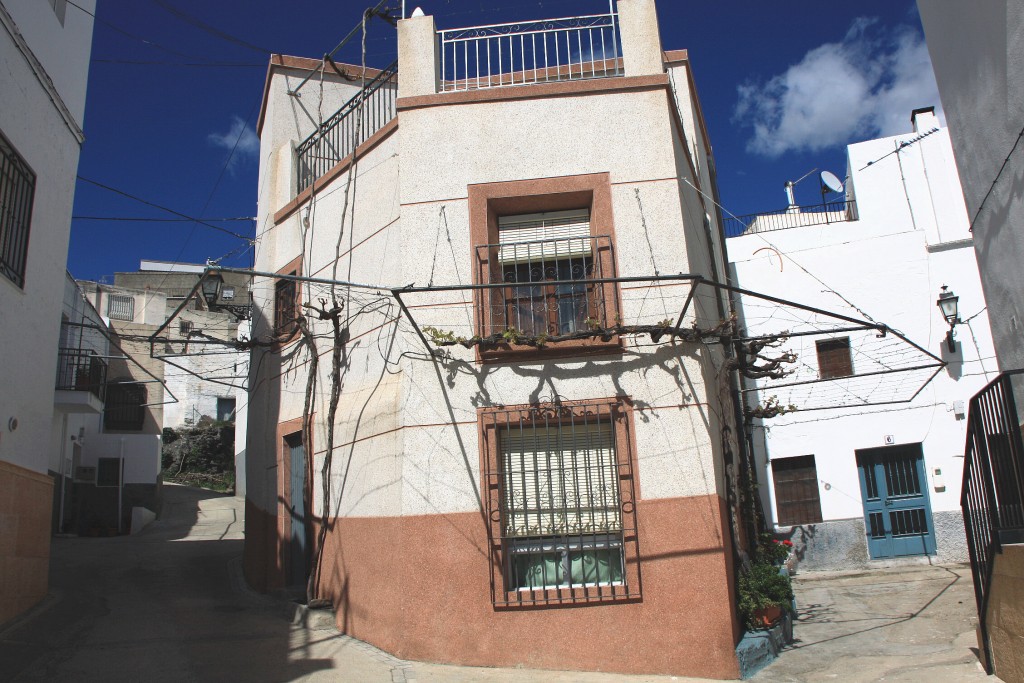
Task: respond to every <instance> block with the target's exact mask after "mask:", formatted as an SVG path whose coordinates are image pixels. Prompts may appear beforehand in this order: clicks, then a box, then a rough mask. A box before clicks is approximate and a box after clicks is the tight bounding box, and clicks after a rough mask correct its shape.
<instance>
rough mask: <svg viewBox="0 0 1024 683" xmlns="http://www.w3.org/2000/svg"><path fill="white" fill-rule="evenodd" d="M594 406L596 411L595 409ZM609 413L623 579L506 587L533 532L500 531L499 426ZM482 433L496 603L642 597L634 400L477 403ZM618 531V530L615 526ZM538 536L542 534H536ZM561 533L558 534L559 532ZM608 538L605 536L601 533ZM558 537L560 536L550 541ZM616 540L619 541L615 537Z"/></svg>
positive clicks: (565, 602) (521, 604) (497, 606)
mask: <svg viewBox="0 0 1024 683" xmlns="http://www.w3.org/2000/svg"><path fill="white" fill-rule="evenodd" d="M595 411H596V412H595ZM595 416H597V417H599V418H601V417H607V419H608V421H609V422H610V424H611V425H612V428H613V430H614V449H615V460H616V463H617V465H616V466H617V468H618V476H619V481H618V484H619V491H618V494H619V506H620V511H621V515H622V532H621V547H622V553H623V567H624V573H623V581H622V582H621V583H615V584H603V585H590V584H586V585H582V586H572V587H559V588H509V586H508V584H509V581H508V572H509V571H510V569H509V562H510V561H511V560H510V558H511V555H512V554H513V552H512V551H511V550H510V549H509V548H510V547H512V546H513V545H514V544H516V543H521V542H526V543H528V542H530V540H531V539H533V537H523V538H515V539H508V538H505V535H504V533H503V524H504V521H505V517H504V515H505V512H504V505H505V503H504V492H503V489H502V476H501V472H502V469H501V446H500V431H501V430H502V429H507V428H508V425H509V424H511V423H513V422H514V423H515V424H519V420H522V421H523V423H524V424H530V425H540V424H543V425H544V426H545V427H552V426H562V425H567V424H569V423H571V422H572V421H574V420H577V421H579V420H584V419H594V418H595ZM477 418H478V429H479V438H480V459H481V462H480V466H481V469H480V471H481V486H482V487H483V500H484V501H485V505H486V506H487V508H486V509H487V536H488V548H489V552H490V558H491V561H490V562H489V566H490V571H491V576H490V582H491V599H492V603H493V605H494V608H495V609H499V610H500V609H520V608H539V607H555V606H566V605H581V606H582V605H593V604H608V603H629V602H637V601H639V600H641V599H642V590H641V571H640V548H639V539H638V534H637V521H636V501H637V500H638V499H639V496H640V491H639V481H638V480H637V477H636V472H637V464H636V463H637V455H636V434H635V432H634V427H633V425H634V416H633V404H632V401H631V400H630V399H629V398H628V397H612V398H603V399H589V400H580V401H561V402H560V403H557V404H554V403H543V404H538V405H516V406H496V407H490V408H479V409H477ZM615 533H618V532H615ZM606 535H607V534H603V532H598V533H597V534H591V533H584V534H581V535H578V536H572V535H570V536H567V537H564V538H567V539H568V540H569V541H572V540H573V539H577V538H578V539H581V541H582V539H584V538H590V537H592V536H595V537H596V536H606ZM537 538H538V539H540V538H541V537H537ZM560 538H561V537H560ZM604 540H605V541H607V539H604ZM552 542H553V543H558V542H560V541H559V540H557V539H556V540H555V541H552ZM616 542H618V541H616Z"/></svg>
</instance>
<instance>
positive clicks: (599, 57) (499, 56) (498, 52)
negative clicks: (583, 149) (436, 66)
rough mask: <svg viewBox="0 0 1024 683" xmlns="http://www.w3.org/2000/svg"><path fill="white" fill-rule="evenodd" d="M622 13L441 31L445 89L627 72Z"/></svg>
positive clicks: (611, 8)
mask: <svg viewBox="0 0 1024 683" xmlns="http://www.w3.org/2000/svg"><path fill="white" fill-rule="evenodd" d="M618 30H619V26H618V14H617V13H616V12H615V7H614V4H613V3H612V2H609V11H608V14H595V15H589V16H582V17H565V18H562V19H545V20H543V21H527V22H519V23H514V24H491V25H488V26H474V27H472V28H460V29H451V30H443V31H438V32H437V34H438V40H439V41H440V48H441V79H440V80H441V84H440V88H441V91H442V92H446V91H449V90H476V89H482V88H495V87H501V86H509V85H529V84H532V83H546V82H549V81H567V80H580V79H589V78H605V77H611V76H621V75H622V74H623V70H622V64H621V61H620V59H619V58H620V57H621V51H620V49H619V46H620V44H621V40H620V38H619V35H618Z"/></svg>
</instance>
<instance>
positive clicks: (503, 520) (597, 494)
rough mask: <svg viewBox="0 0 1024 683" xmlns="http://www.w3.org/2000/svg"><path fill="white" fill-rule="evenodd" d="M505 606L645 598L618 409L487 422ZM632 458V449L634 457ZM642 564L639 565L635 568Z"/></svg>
mask: <svg viewBox="0 0 1024 683" xmlns="http://www.w3.org/2000/svg"><path fill="white" fill-rule="evenodd" d="M484 419H485V433H486V435H487V436H486V440H487V441H488V443H489V444H490V445H489V454H488V460H487V462H488V468H487V469H488V482H489V486H488V494H489V496H488V498H489V505H490V506H491V508H492V515H491V519H492V525H491V537H492V552H493V553H494V554H495V560H496V562H495V563H494V564H495V565H496V566H498V567H500V576H495V577H493V583H492V588H493V589H494V595H493V597H494V602H495V604H496V605H499V606H502V605H503V606H511V605H537V604H560V603H567V602H568V603H571V602H580V601H591V602H592V601H594V600H614V599H628V598H633V597H638V596H639V573H638V571H637V570H636V568H635V567H633V569H632V570H631V569H630V568H629V564H630V563H629V559H630V558H631V557H632V558H634V559H635V557H636V547H635V546H636V535H635V517H634V506H633V496H632V467H631V464H630V459H629V454H628V452H627V453H623V452H622V448H621V447H620V445H621V444H622V443H628V439H624V438H622V437H624V436H625V435H624V434H623V433H622V430H624V422H625V418H624V415H623V414H622V411H621V410H620V409H619V407H618V406H617V405H616V404H573V405H568V406H538V407H532V408H526V409H514V410H502V411H490V412H486V413H485V418H484ZM626 450H627V451H628V448H627V449H626ZM634 564H635V562H634Z"/></svg>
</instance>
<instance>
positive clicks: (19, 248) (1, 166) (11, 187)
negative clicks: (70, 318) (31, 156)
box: [0, 134, 36, 288]
mask: <svg viewBox="0 0 1024 683" xmlns="http://www.w3.org/2000/svg"><path fill="white" fill-rule="evenodd" d="M35 191H36V174H35V173H33V172H32V169H30V168H29V167H28V164H27V163H25V160H24V159H22V158H21V155H19V154H18V153H17V152H16V151H15V150H14V147H13V146H11V143H10V142H8V140H7V138H5V137H4V136H3V135H2V134H0V273H2V274H3V276H4V277H6V278H7V279H8V280H10V281H11V282H13V283H14V284H16V285H17V286H18V287H22V288H24V287H25V261H26V257H27V255H28V238H29V227H30V226H31V223H32V202H33V200H34V198H35Z"/></svg>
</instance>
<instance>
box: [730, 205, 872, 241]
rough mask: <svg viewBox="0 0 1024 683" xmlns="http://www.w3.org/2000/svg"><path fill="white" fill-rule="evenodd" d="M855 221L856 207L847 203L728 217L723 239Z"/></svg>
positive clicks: (794, 207)
mask: <svg viewBox="0 0 1024 683" xmlns="http://www.w3.org/2000/svg"><path fill="white" fill-rule="evenodd" d="M857 219H858V215H857V203H856V202H855V201H854V200H852V199H850V200H845V201H839V202H827V203H825V204H812V205H809V206H792V207H789V208H786V209H779V210H777V211H768V212H766V213H752V214H748V215H746V216H729V217H727V218H726V219H725V221H724V224H725V236H726V237H739V236H740V235H749V234H752V233H758V232H772V231H774V230H787V229H789V228H802V227H806V226H809V225H827V224H831V223H846V222H849V221H855V220H857Z"/></svg>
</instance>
